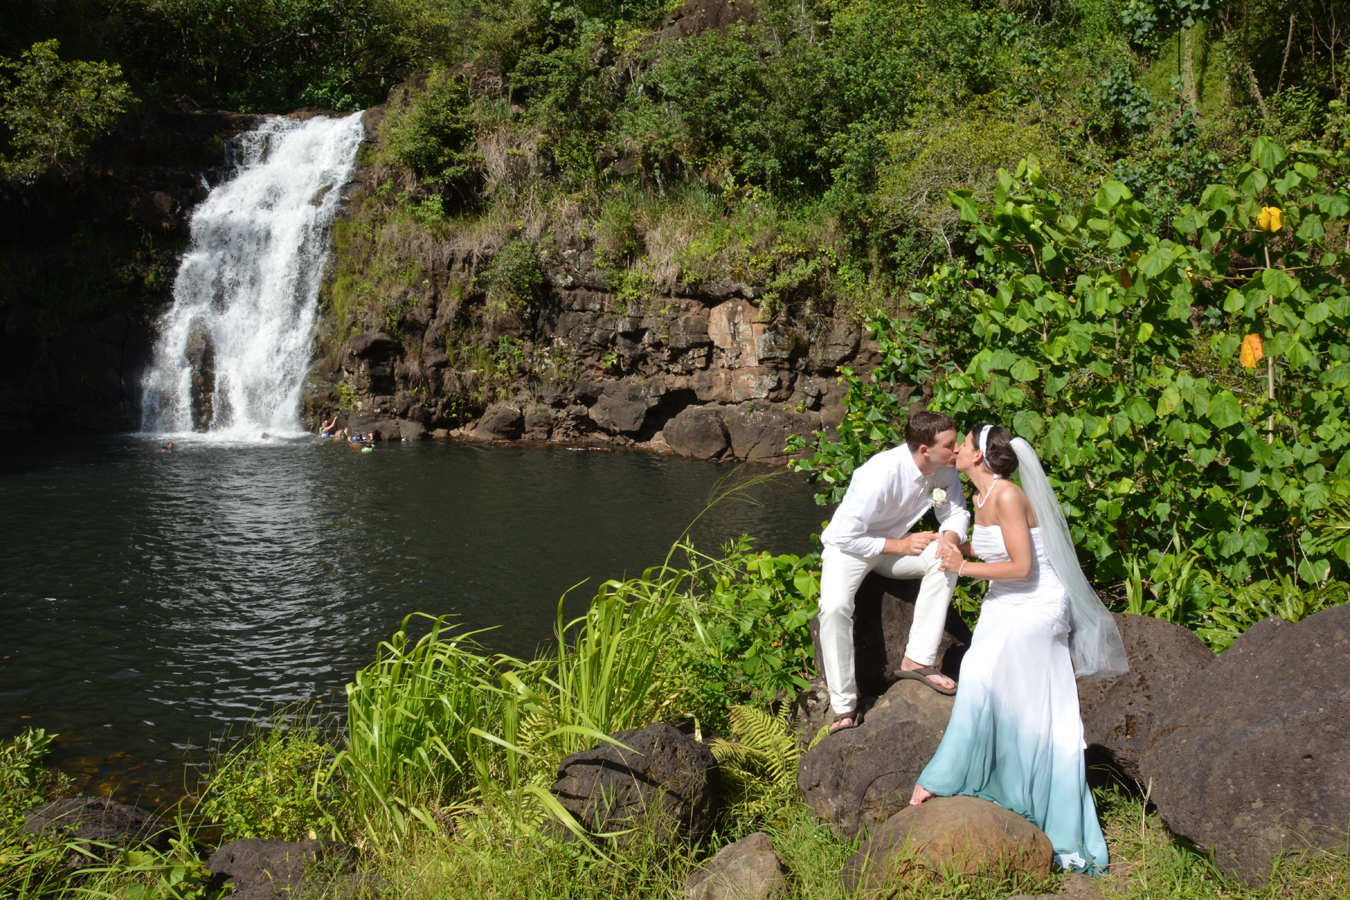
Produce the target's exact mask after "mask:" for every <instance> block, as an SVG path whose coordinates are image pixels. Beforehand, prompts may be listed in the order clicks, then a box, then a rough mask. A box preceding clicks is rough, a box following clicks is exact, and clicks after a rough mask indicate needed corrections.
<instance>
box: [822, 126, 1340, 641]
mask: <svg viewBox="0 0 1350 900" xmlns="http://www.w3.org/2000/svg"><path fill="white" fill-rule="evenodd" d="M1337 111H1338V114H1339V107H1338V108H1337ZM1342 143H1343V138H1341V137H1339V136H1338V137H1337V138H1336V140H1335V141H1334V144H1333V146H1334V149H1322V148H1319V147H1316V146H1303V147H1301V148H1298V149H1295V148H1283V147H1280V146H1278V145H1276V144H1275V143H1273V142H1271V141H1269V140H1267V139H1264V138H1262V139H1258V140H1257V141H1256V142H1255V144H1254V145H1253V147H1252V151H1251V156H1250V161H1249V162H1248V163H1247V164H1246V165H1244V166H1243V167H1242V168H1241V169H1239V170H1238V171H1237V172H1235V173H1234V175H1233V180H1232V183H1231V184H1228V185H1224V184H1216V185H1212V186H1210V187H1208V188H1205V189H1204V191H1203V192H1202V195H1201V198H1200V203H1199V204H1198V205H1195V206H1192V205H1187V206H1185V207H1184V208H1183V209H1182V211H1181V213H1180V215H1179V216H1178V217H1177V218H1176V220H1175V222H1174V225H1173V228H1174V230H1175V233H1176V234H1177V235H1178V239H1175V240H1174V239H1171V238H1168V237H1163V236H1161V235H1160V234H1159V233H1158V232H1159V228H1158V225H1157V223H1156V220H1155V217H1154V215H1153V213H1152V211H1151V210H1150V209H1149V208H1148V207H1147V206H1146V205H1145V204H1144V203H1142V202H1141V201H1139V200H1138V199H1136V198H1135V197H1134V195H1133V193H1132V192H1131V191H1130V190H1129V189H1128V188H1127V187H1126V186H1125V185H1123V184H1121V183H1119V182H1111V181H1108V182H1106V183H1105V184H1103V185H1102V187H1101V188H1100V190H1099V191H1098V192H1097V195H1096V197H1095V198H1094V199H1093V201H1092V202H1091V203H1090V204H1085V205H1084V206H1083V207H1082V208H1081V209H1075V208H1072V207H1070V206H1068V205H1067V204H1066V203H1065V202H1064V201H1063V199H1062V198H1061V197H1060V196H1059V195H1058V194H1056V193H1054V192H1053V191H1052V190H1050V188H1049V186H1048V185H1047V183H1046V179H1045V177H1044V176H1043V175H1042V174H1041V172H1040V171H1039V168H1038V166H1037V165H1036V162H1035V160H1027V161H1024V162H1023V164H1021V165H1020V166H1019V167H1018V168H1017V170H1016V171H1015V172H1007V171H1004V172H1002V173H1001V174H1000V178H999V187H998V189H997V190H996V192H995V196H994V198H993V202H992V203H983V202H981V201H979V200H978V199H977V198H975V197H974V196H973V195H972V193H971V192H970V191H969V190H961V191H955V192H953V193H952V202H953V204H954V205H955V206H956V207H957V208H958V209H959V210H960V213H961V219H962V221H963V222H964V223H965V224H967V225H968V226H969V227H971V228H972V229H973V230H974V232H975V235H976V238H977V240H978V244H979V246H978V250H977V252H978V254H979V257H978V264H977V265H975V266H973V267H971V268H968V269H965V270H961V271H956V270H952V269H946V268H942V269H939V270H938V271H937V272H935V273H934V275H933V276H932V277H931V278H930V279H929V281H928V288H929V292H928V293H927V294H926V295H916V297H915V302H916V304H917V306H918V307H919V309H920V310H921V311H922V310H927V311H928V312H927V314H928V316H929V317H930V320H932V321H935V320H936V318H935V316H936V314H935V313H934V311H933V309H934V307H941V306H944V305H946V304H947V303H949V302H950V300H951V297H952V284H953V282H956V283H958V284H959V285H960V287H961V290H960V292H959V293H960V295H962V297H963V299H962V302H963V304H964V307H965V309H964V312H963V313H962V315H964V316H967V317H968V318H969V323H970V324H969V329H970V330H969V332H968V333H965V334H962V333H961V332H957V333H955V334H952V333H950V332H949V333H947V334H944V335H941V336H939V335H935V334H932V333H930V334H928V335H926V336H924V335H915V334H914V330H913V329H912V328H909V329H906V328H905V327H904V325H903V324H902V323H901V322H899V321H893V320H886V319H879V320H876V321H874V322H873V323H872V328H873V333H874V335H876V337H877V339H878V340H879V342H880V352H881V354H882V357H883V362H882V365H881V366H880V367H879V368H878V370H877V372H876V373H875V374H874V379H873V383H872V384H864V383H863V382H862V381H861V380H858V379H853V378H852V377H851V376H849V377H850V382H849V386H850V395H849V412H848V414H847V416H846V417H845V423H844V426H843V427H841V429H840V431H839V435H840V436H839V439H838V440H834V441H830V440H828V439H826V437H825V436H823V435H822V436H820V437H819V438H818V440H817V443H816V458H815V459H814V460H812V461H810V462H809V463H808V464H807V465H806V468H809V469H813V470H815V471H816V473H817V478H818V479H819V480H820V481H821V482H823V483H824V484H825V485H827V486H828V492H829V495H830V496H833V495H837V494H838V493H839V492H840V489H841V486H842V485H844V484H846V477H847V475H848V474H849V473H851V471H852V468H853V467H854V466H855V465H857V464H858V463H859V462H860V461H861V460H862V459H864V458H866V456H868V455H870V453H871V452H874V451H875V450H876V449H880V448H882V447H884V446H888V445H890V444H892V443H893V442H895V440H896V427H897V426H896V425H895V424H893V423H894V421H895V418H896V417H897V416H898V414H899V412H900V411H899V409H898V408H897V405H896V402H895V400H894V397H893V395H891V394H889V392H888V391H886V390H885V388H886V387H887V386H888V385H889V384H890V383H894V382H896V381H898V380H899V379H900V377H901V374H902V372H904V371H906V370H907V371H908V372H909V373H912V376H914V377H913V378H912V380H913V381H915V382H917V381H919V380H922V379H923V378H924V377H925V376H928V377H931V378H932V382H931V388H930V389H931V390H932V392H933V402H932V404H931V406H932V407H933V408H936V409H940V410H943V411H946V412H949V413H951V414H953V415H955V416H957V417H958V418H959V419H961V420H965V421H974V420H976V419H979V418H994V419H1001V420H1003V421H1005V422H1008V423H1010V425H1011V427H1012V429H1013V430H1014V432H1015V433H1020V434H1021V435H1023V436H1024V437H1026V438H1028V439H1029V440H1031V441H1033V442H1034V443H1035V444H1036V445H1037V447H1038V450H1039V453H1040V455H1041V458H1042V460H1043V461H1044V463H1045V466H1046V469H1047V472H1048V473H1049V474H1050V476H1051V479H1052V481H1053V482H1054V484H1055V487H1056V490H1057V491H1058V493H1059V496H1060V500H1061V503H1062V505H1063V508H1064V511H1065V514H1066V516H1067V518H1068V519H1069V522H1070V526H1071V528H1072V529H1073V532H1074V539H1075V542H1076V543H1077V545H1078V547H1079V549H1080V550H1081V551H1082V552H1083V553H1084V554H1085V555H1086V557H1087V562H1088V564H1089V567H1090V568H1094V569H1095V572H1096V577H1097V579H1098V580H1099V581H1100V582H1103V583H1109V582H1110V581H1112V580H1115V579H1121V578H1125V577H1126V576H1128V575H1130V574H1131V568H1130V567H1131V566H1132V565H1136V566H1137V565H1139V564H1138V563H1131V562H1130V560H1131V559H1132V558H1133V559H1136V560H1137V559H1139V558H1142V557H1143V556H1145V555H1148V554H1150V553H1163V552H1165V551H1166V548H1167V546H1168V545H1169V544H1173V543H1175V545H1176V546H1177V547H1179V548H1183V549H1186V550H1193V551H1194V552H1195V553H1197V554H1199V556H1200V558H1201V559H1202V560H1203V569H1205V570H1206V571H1208V572H1212V573H1214V574H1215V576H1216V577H1222V578H1223V579H1224V580H1225V581H1226V582H1227V583H1230V584H1233V585H1239V584H1241V583H1243V582H1244V581H1246V580H1247V579H1248V578H1249V577H1251V576H1252V575H1253V574H1261V573H1267V575H1266V577H1268V578H1269V577H1274V576H1275V575H1277V574H1279V573H1283V572H1290V571H1292V572H1293V573H1294V575H1293V579H1294V582H1293V583H1294V584H1296V585H1297V584H1300V583H1301V584H1304V585H1307V584H1309V583H1316V584H1324V583H1325V582H1326V580H1327V579H1328V578H1329V577H1330V576H1331V575H1332V574H1333V573H1335V574H1336V577H1343V576H1344V573H1345V572H1346V562H1347V559H1346V556H1345V554H1344V553H1343V552H1342V551H1343V550H1344V547H1345V546H1350V542H1346V543H1345V544H1340V543H1337V541H1339V540H1340V538H1337V539H1336V540H1333V541H1327V540H1325V539H1320V540H1319V539H1318V535H1319V534H1323V533H1325V530H1326V525H1325V523H1326V521H1327V516H1328V514H1329V513H1331V512H1333V500H1334V498H1336V497H1339V496H1342V495H1343V491H1344V488H1342V487H1341V486H1340V485H1339V483H1338V479H1344V478H1345V477H1346V476H1347V475H1350V457H1347V455H1346V453H1345V447H1346V445H1347V444H1350V408H1347V406H1346V403H1347V401H1346V399H1345V385H1346V383H1347V380H1350V344H1347V343H1346V340H1345V337H1344V335H1345V331H1344V327H1345V326H1344V321H1345V317H1346V316H1347V315H1350V291H1348V290H1347V288H1346V286H1345V283H1344V281H1343V280H1342V279H1341V278H1339V277H1337V275H1336V272H1337V271H1339V267H1341V266H1344V265H1346V264H1347V263H1350V257H1347V255H1346V248H1345V246H1344V241H1345V236H1346V233H1347V214H1348V213H1350V194H1347V193H1346V188H1345V177H1346V173H1347V171H1350V151H1347V149H1346V148H1345V147H1344V146H1342ZM1267 206H1278V207H1279V208H1281V209H1282V210H1283V215H1284V224H1283V227H1282V228H1281V229H1280V230H1279V231H1275V232H1272V231H1269V230H1263V229H1262V227H1261V226H1260V224H1259V223H1258V218H1259V214H1260V213H1261V212H1262V209H1263V207H1267ZM948 315H950V313H948ZM920 320H921V321H922V320H923V313H922V312H921V313H920ZM1247 334H1256V335H1259V336H1260V337H1261V338H1262V339H1263V342H1264V348H1265V354H1266V358H1265V359H1264V360H1263V361H1262V362H1263V363H1264V364H1263V365H1261V366H1260V368H1259V369H1258V370H1255V371H1253V370H1252V369H1250V368H1244V367H1243V366H1242V365H1240V364H1239V358H1238V357H1239V354H1238V350H1239V345H1240V344H1241V343H1242V341H1243V337H1244V335H1247ZM939 337H942V338H949V339H950V343H949V344H948V345H947V346H945V347H944V348H943V352H944V353H946V354H947V360H948V361H947V364H946V365H945V366H944V365H943V364H942V359H941V358H940V355H939V354H938V351H936V350H935V349H934V348H933V347H932V346H931V344H929V343H928V341H929V340H931V339H934V338H939ZM906 367H907V368H906ZM869 417H870V419H871V421H869ZM805 445H806V444H805V442H804V441H799V442H798V446H805ZM1310 523H1314V524H1315V525H1316V527H1315V528H1313V529H1311V530H1310ZM1153 564H1154V565H1157V564H1158V561H1157V559H1156V558H1155V560H1154V563H1153ZM1179 571H1180V570H1179ZM1133 572H1134V575H1135V576H1136V580H1137V576H1138V572H1139V570H1138V569H1137V568H1136V569H1134V570H1133ZM1185 593H1186V592H1185V591H1184V590H1181V588H1180V587H1177V589H1176V591H1175V592H1174V599H1170V600H1167V601H1166V602H1163V603H1162V604H1161V607H1160V608H1163V609H1167V610H1169V612H1168V613H1167V614H1168V615H1169V616H1171V617H1176V618H1180V619H1182V620H1191V621H1188V624H1194V619H1195V616H1196V615H1198V610H1199V606H1198V602H1197V601H1196V599H1195V598H1192V597H1188V596H1184V595H1185ZM1136 597H1137V599H1138V603H1142V602H1143V601H1142V594H1138V593H1136ZM1209 602H1211V603H1212V602H1213V600H1212V599H1211V600H1210V601H1209ZM1317 604H1318V601H1316V600H1314V601H1312V602H1311V608H1316V607H1317ZM1137 605H1138V604H1137ZM1141 608H1142V607H1141ZM1188 610H1189V611H1188ZM1230 619H1231V617H1230ZM1214 627H1216V628H1217V627H1220V626H1219V625H1218V624H1216V625H1215V626H1214ZM1223 627H1227V626H1223Z"/></svg>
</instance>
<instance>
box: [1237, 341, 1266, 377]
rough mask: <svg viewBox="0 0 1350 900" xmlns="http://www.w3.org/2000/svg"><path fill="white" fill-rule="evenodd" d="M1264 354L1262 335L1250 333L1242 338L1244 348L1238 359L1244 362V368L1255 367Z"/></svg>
mask: <svg viewBox="0 0 1350 900" xmlns="http://www.w3.org/2000/svg"><path fill="white" fill-rule="evenodd" d="M1263 355H1264V354H1263V353H1262V352H1261V335H1259V334H1249V335H1247V336H1246V337H1245V338H1243V339H1242V350H1241V352H1239V354H1238V361H1239V362H1240V363H1242V367H1243V368H1244V369H1255V368H1256V364H1257V363H1258V362H1260V361H1261V357H1262V356H1263Z"/></svg>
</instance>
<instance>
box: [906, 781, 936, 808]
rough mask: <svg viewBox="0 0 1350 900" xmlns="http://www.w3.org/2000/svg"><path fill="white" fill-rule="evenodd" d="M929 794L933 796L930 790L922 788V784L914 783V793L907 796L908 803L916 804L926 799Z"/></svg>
mask: <svg viewBox="0 0 1350 900" xmlns="http://www.w3.org/2000/svg"><path fill="white" fill-rule="evenodd" d="M931 796H933V792H932V791H926V790H924V789H923V785H921V784H916V785H914V793H913V794H911V795H910V797H909V805H910V806H918V805H919V804H920V803H922V802H923V801H925V800H927V799H928V798H929V797H931Z"/></svg>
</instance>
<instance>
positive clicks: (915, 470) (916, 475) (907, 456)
mask: <svg viewBox="0 0 1350 900" xmlns="http://www.w3.org/2000/svg"><path fill="white" fill-rule="evenodd" d="M900 446H901V447H904V448H905V452H904V453H902V454H900V458H901V459H902V460H903V462H901V463H900V469H901V472H902V473H903V474H904V476H905V477H906V478H908V479H909V480H910V481H912V482H914V483H915V484H923V483H924V482H925V481H927V480H928V477H929V476H927V475H925V474H923V473H922V472H920V471H919V464H918V463H916V462H915V461H914V451H913V450H911V449H909V445H908V444H901V445H900Z"/></svg>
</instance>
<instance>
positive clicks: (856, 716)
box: [830, 709, 863, 734]
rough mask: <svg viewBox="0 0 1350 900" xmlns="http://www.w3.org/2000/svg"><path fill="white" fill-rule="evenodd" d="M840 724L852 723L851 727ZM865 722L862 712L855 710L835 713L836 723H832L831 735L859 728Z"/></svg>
mask: <svg viewBox="0 0 1350 900" xmlns="http://www.w3.org/2000/svg"><path fill="white" fill-rule="evenodd" d="M840 722H852V724H851V725H840V724H839V723H840ZM862 722H863V717H862V712H861V711H860V710H856V709H855V710H853V712H845V713H835V716H834V721H833V722H831V723H830V734H834V733H835V732H836V731H847V730H848V729H850V728H857V727H858V726H859V725H861V724H862Z"/></svg>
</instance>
